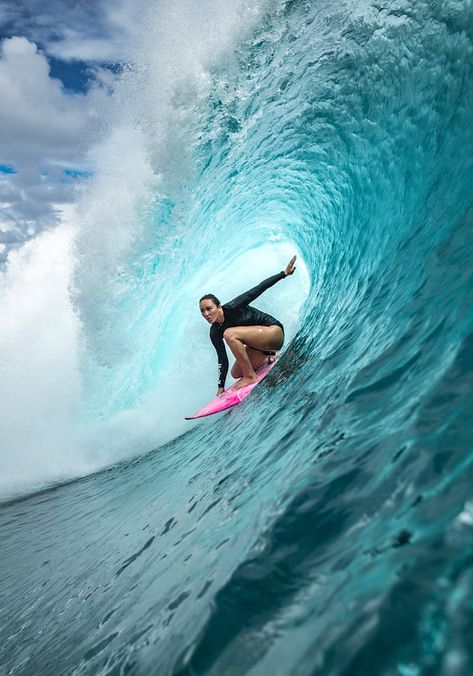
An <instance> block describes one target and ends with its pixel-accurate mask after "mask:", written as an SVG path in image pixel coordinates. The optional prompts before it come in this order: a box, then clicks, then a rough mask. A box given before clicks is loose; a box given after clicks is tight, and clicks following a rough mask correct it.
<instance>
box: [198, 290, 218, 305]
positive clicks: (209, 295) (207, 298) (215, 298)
mask: <svg viewBox="0 0 473 676" xmlns="http://www.w3.org/2000/svg"><path fill="white" fill-rule="evenodd" d="M203 300H211V301H212V302H213V303H215V305H220V301H219V299H218V298H217V296H214V295H213V293H207V294H205V296H202V298H201V299H200V300H199V303H202V301H203Z"/></svg>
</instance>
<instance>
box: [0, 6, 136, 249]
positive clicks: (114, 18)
mask: <svg viewBox="0 0 473 676" xmlns="http://www.w3.org/2000/svg"><path fill="white" fill-rule="evenodd" d="M137 5H138V3H136V2H135V3H133V2H132V0H107V1H103V0H82V1H81V2H77V1H75V0H74V1H72V0H48V2H47V3H44V2H40V1H39V0H28V1H27V2H26V1H24V0H1V4H0V92H1V95H0V259H1V258H5V256H6V254H7V253H8V250H9V249H10V248H11V247H12V246H16V245H19V244H21V243H22V242H23V241H25V239H28V238H30V237H32V236H34V235H35V234H36V233H37V232H38V231H40V230H42V229H43V228H49V227H52V226H54V225H56V224H57V223H59V222H60V221H61V218H62V215H63V213H64V211H65V207H66V206H67V205H68V204H72V203H73V202H74V200H75V193H74V184H75V183H77V184H79V183H83V181H84V179H87V177H88V176H90V175H91V173H92V171H93V168H92V167H91V166H90V159H89V151H90V148H91V147H93V144H94V143H95V142H96V141H97V128H98V127H99V126H100V125H99V124H98V120H100V118H101V116H102V114H103V109H104V107H105V105H106V103H105V100H106V98H107V95H108V93H109V92H110V87H111V85H113V78H114V77H115V74H116V73H117V72H118V71H119V69H120V63H121V60H122V58H123V55H124V54H125V53H126V44H127V40H128V39H129V33H128V29H129V26H130V25H132V24H133V16H134V13H135V12H136V11H137ZM104 83H105V85H106V86H104ZM32 111H34V114H32Z"/></svg>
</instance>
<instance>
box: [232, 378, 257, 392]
mask: <svg viewBox="0 0 473 676" xmlns="http://www.w3.org/2000/svg"><path fill="white" fill-rule="evenodd" d="M257 382H258V378H257V377H256V376H245V377H244V378H240V380H239V381H238V382H237V383H235V384H234V386H233V388H232V389H234V390H240V389H241V388H242V387H246V386H247V385H255V384H256V383H257Z"/></svg>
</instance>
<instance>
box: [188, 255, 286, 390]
mask: <svg viewBox="0 0 473 676" xmlns="http://www.w3.org/2000/svg"><path fill="white" fill-rule="evenodd" d="M296 258H297V257H296V256H293V257H292V258H291V260H290V261H289V263H288V264H287V266H286V268H285V270H283V271H281V272H278V274H277V275H273V276H272V277H268V279H265V280H264V281H263V282H261V283H260V284H258V286H255V287H254V288H253V289H250V290H249V291H246V292H245V293H242V294H241V295H240V296H237V297H236V298H234V299H233V300H231V301H230V302H229V303H225V305H221V303H220V301H219V300H218V298H217V297H216V296H214V295H213V294H212V293H208V294H206V295H205V296H202V298H201V299H200V301H199V307H200V313H201V315H202V317H203V318H204V319H205V320H207V321H208V322H209V324H212V326H211V327H210V340H211V341H212V343H213V346H214V347H215V350H216V351H217V357H218V388H217V395H219V394H222V393H223V391H224V389H225V379H226V377H227V372H228V357H227V351H226V349H225V345H224V341H225V343H227V345H228V347H229V348H230V350H231V351H232V353H233V355H234V357H235V359H236V361H235V363H234V365H233V367H232V370H231V374H232V376H233V377H234V378H240V379H241V380H239V381H238V383H236V384H235V386H234V387H235V388H236V389H239V388H240V387H245V385H250V384H252V383H256V382H257V381H258V379H257V377H256V373H255V369H258V368H259V367H260V366H262V365H263V364H265V363H266V362H267V360H268V357H270V356H274V355H275V354H276V351H277V350H280V349H281V347H282V345H283V343H284V327H283V325H282V324H281V322H280V321H278V320H277V319H275V318H274V317H272V316H271V315H268V314H266V312H261V310H257V309H256V308H255V307H251V305H250V303H251V302H252V301H254V300H255V298H258V296H260V295H261V294H262V293H263V292H264V291H266V290H267V289H269V288H270V287H271V286H273V285H274V284H276V282H279V280H280V279H284V278H285V277H288V276H289V275H292V274H293V273H294V270H295V269H296V268H295V265H294V264H295V262H296Z"/></svg>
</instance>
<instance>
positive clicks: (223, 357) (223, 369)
mask: <svg viewBox="0 0 473 676" xmlns="http://www.w3.org/2000/svg"><path fill="white" fill-rule="evenodd" d="M213 328H214V327H213V326H212V327H211V329H210V340H211V341H212V344H213V346H214V348H215V350H216V352H217V357H218V387H225V380H226V377H227V373H228V357H227V351H226V349H225V345H224V343H223V338H222V335H221V334H220V333H218V332H217V331H215V330H212V329H213Z"/></svg>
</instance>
